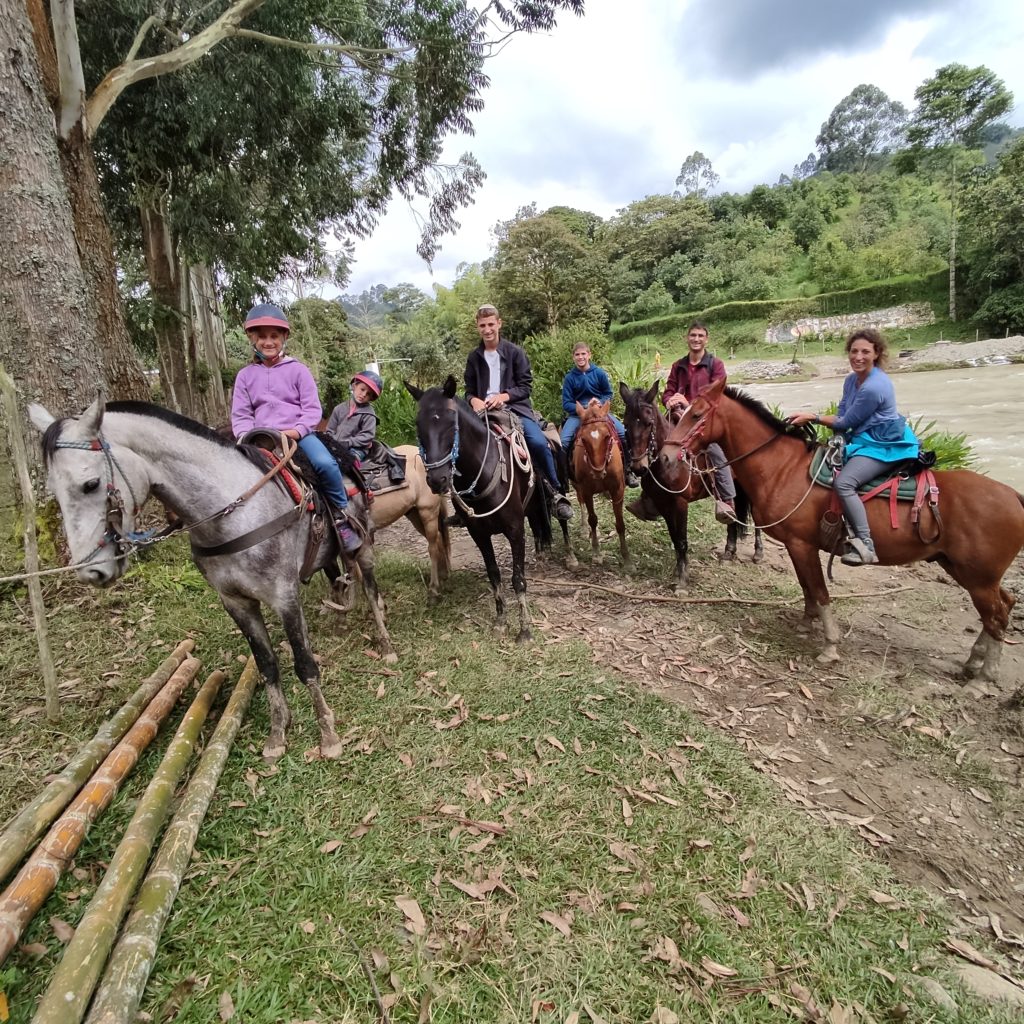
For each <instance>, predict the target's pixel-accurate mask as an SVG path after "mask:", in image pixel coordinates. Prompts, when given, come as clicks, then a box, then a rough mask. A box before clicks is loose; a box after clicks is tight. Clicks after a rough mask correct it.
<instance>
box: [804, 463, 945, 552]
mask: <svg viewBox="0 0 1024 1024" xmlns="http://www.w3.org/2000/svg"><path fill="white" fill-rule="evenodd" d="M841 451H842V449H841V448H836V447H830V446H828V445H826V446H825V447H820V448H818V449H817V450H816V451H815V452H814V455H813V456H812V458H811V465H810V468H809V475H810V478H811V480H812V482H814V483H816V484H818V485H820V486H821V487H828V488H830V489H831V488H833V485H834V483H835V478H836V475H837V473H838V470H837V468H836V463H838V462H840V460H841V454H840V453H841ZM934 463H935V453H934V452H923V453H922V455H921V456H920V457H918V458H916V459H907V460H905V461H903V462H897V463H893V465H892V467H891V468H890V470H889V471H888V472H886V473H882V474H881V475H880V476H877V477H875V478H874V479H872V480H868V481H867V483H864V484H862V485H861V486H860V487H858V488H857V493H858V494H859V495H860V500H861V501H863V502H867V501H869V500H870V499H871V498H880V497H883V496H888V498H889V525H890V526H891V527H892V529H894V530H897V529H899V516H898V512H897V506H898V503H899V502H901V501H904V502H907V501H910V502H913V506H912V508H911V510H910V521H911V523H912V524H913V525H914V526H915V527H916V529H917V534H918V536H919V537H920V538H921V540H922V541H924V542H925V543H931V542H933V541H935V540H938V538H939V534H940V533H941V531H942V519H941V516H940V515H939V486H938V483H937V482H936V480H935V474H934V473H933V472H932V471H931V466H932V465H934ZM926 498H927V501H928V509H929V511H930V512H931V514H932V518H933V520H934V522H935V535H934V536H933V537H931V538H928V539H926V538H925V537H924V536H923V534H922V533H921V509H922V507H923V506H924V503H925V499H926ZM842 521H843V515H842V509H841V508H840V505H839V496H838V495H837V494H836V493H835V490H832V501H831V503H830V504H829V507H828V509H827V510H826V511H825V513H824V515H823V516H822V520H821V533H822V540H823V542H824V546H825V547H826V548H827V549H828V550H831V551H835V549H836V548H837V547H838V546H839V542H840V540H841V539H842V530H841V525H842Z"/></svg>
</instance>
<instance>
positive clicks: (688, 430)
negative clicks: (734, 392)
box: [658, 380, 725, 470]
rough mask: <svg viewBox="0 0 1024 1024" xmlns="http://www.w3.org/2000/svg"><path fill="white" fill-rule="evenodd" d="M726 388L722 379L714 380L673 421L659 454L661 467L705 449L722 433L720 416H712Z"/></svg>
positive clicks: (668, 465) (664, 467) (666, 466)
mask: <svg viewBox="0 0 1024 1024" xmlns="http://www.w3.org/2000/svg"><path fill="white" fill-rule="evenodd" d="M724 391H725V381H724V380H716V381H715V383H714V384H712V385H711V387H709V388H707V389H706V390H705V391H704V392H703V393H702V394H700V395H698V396H697V397H696V398H695V399H694V400H693V401H692V402H691V403H690V404H689V406H687V408H686V411H685V412H684V413H683V414H682V416H681V417H680V418H679V419H678V420H677V421H676V423H675V425H674V426H673V427H672V430H671V432H670V433H669V435H668V437H666V438H665V441H664V443H663V444H662V446H661V451H660V452H659V453H658V461H659V462H660V463H661V465H662V468H663V469H666V470H667V469H668V468H669V467H670V466H671V465H672V464H673V463H675V462H679V461H681V460H682V459H685V458H686V457H687V456H688V455H692V454H693V453H694V452H699V451H702V450H703V449H705V448H707V446H708V445H709V444H711V442H712V441H718V440H719V439H720V438H721V436H722V418H721V417H720V416H716V415H715V410H716V409H718V406H719V404H720V403H721V401H722V396H723V393H724Z"/></svg>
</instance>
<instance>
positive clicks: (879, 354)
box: [846, 327, 889, 369]
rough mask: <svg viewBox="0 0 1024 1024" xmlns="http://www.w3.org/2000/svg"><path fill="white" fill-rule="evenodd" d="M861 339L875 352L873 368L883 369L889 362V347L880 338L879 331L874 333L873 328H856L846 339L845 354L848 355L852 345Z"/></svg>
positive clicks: (883, 339)
mask: <svg viewBox="0 0 1024 1024" xmlns="http://www.w3.org/2000/svg"><path fill="white" fill-rule="evenodd" d="M861 338H863V339H864V340H865V341H867V342H870V344H871V347H872V348H873V349H874V350H875V357H876V358H875V366H877V367H878V368H879V369H884V368H885V365H886V363H887V362H888V361H889V345H888V344H887V342H886V340H885V338H883V337H882V333H881V331H876V330H875V328H874V327H858V328H857V330H855V331H854V332H853V334H851V335H850V336H849V337H848V338H847V339H846V354H847V355H849V354H850V349H851V348H853V343H854V342H855V341H859V340H860V339H861Z"/></svg>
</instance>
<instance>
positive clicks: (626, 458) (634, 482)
mask: <svg viewBox="0 0 1024 1024" xmlns="http://www.w3.org/2000/svg"><path fill="white" fill-rule="evenodd" d="M622 467H623V469H624V470H625V472H626V486H627V487H639V486H640V477H638V476H637V475H636V473H635V472H634V471H633V453H632V452H631V451H630V448H629V442H628V441H626V442H623V445H622Z"/></svg>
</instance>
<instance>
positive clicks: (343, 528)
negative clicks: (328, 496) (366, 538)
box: [334, 518, 363, 555]
mask: <svg viewBox="0 0 1024 1024" xmlns="http://www.w3.org/2000/svg"><path fill="white" fill-rule="evenodd" d="M334 528H335V529H336V530H337V531H338V541H339V542H340V543H341V550H342V551H344V552H345V554H346V555H350V554H352V552H353V551H358V550H359V548H361V547H362V546H363V538H362V537H360V536H359V534H358V533H357V532H356V530H355V528H354V527H353V526H352V524H351V523H350V522H349V521H348V519H347V518H346V519H336V520H335V521H334Z"/></svg>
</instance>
